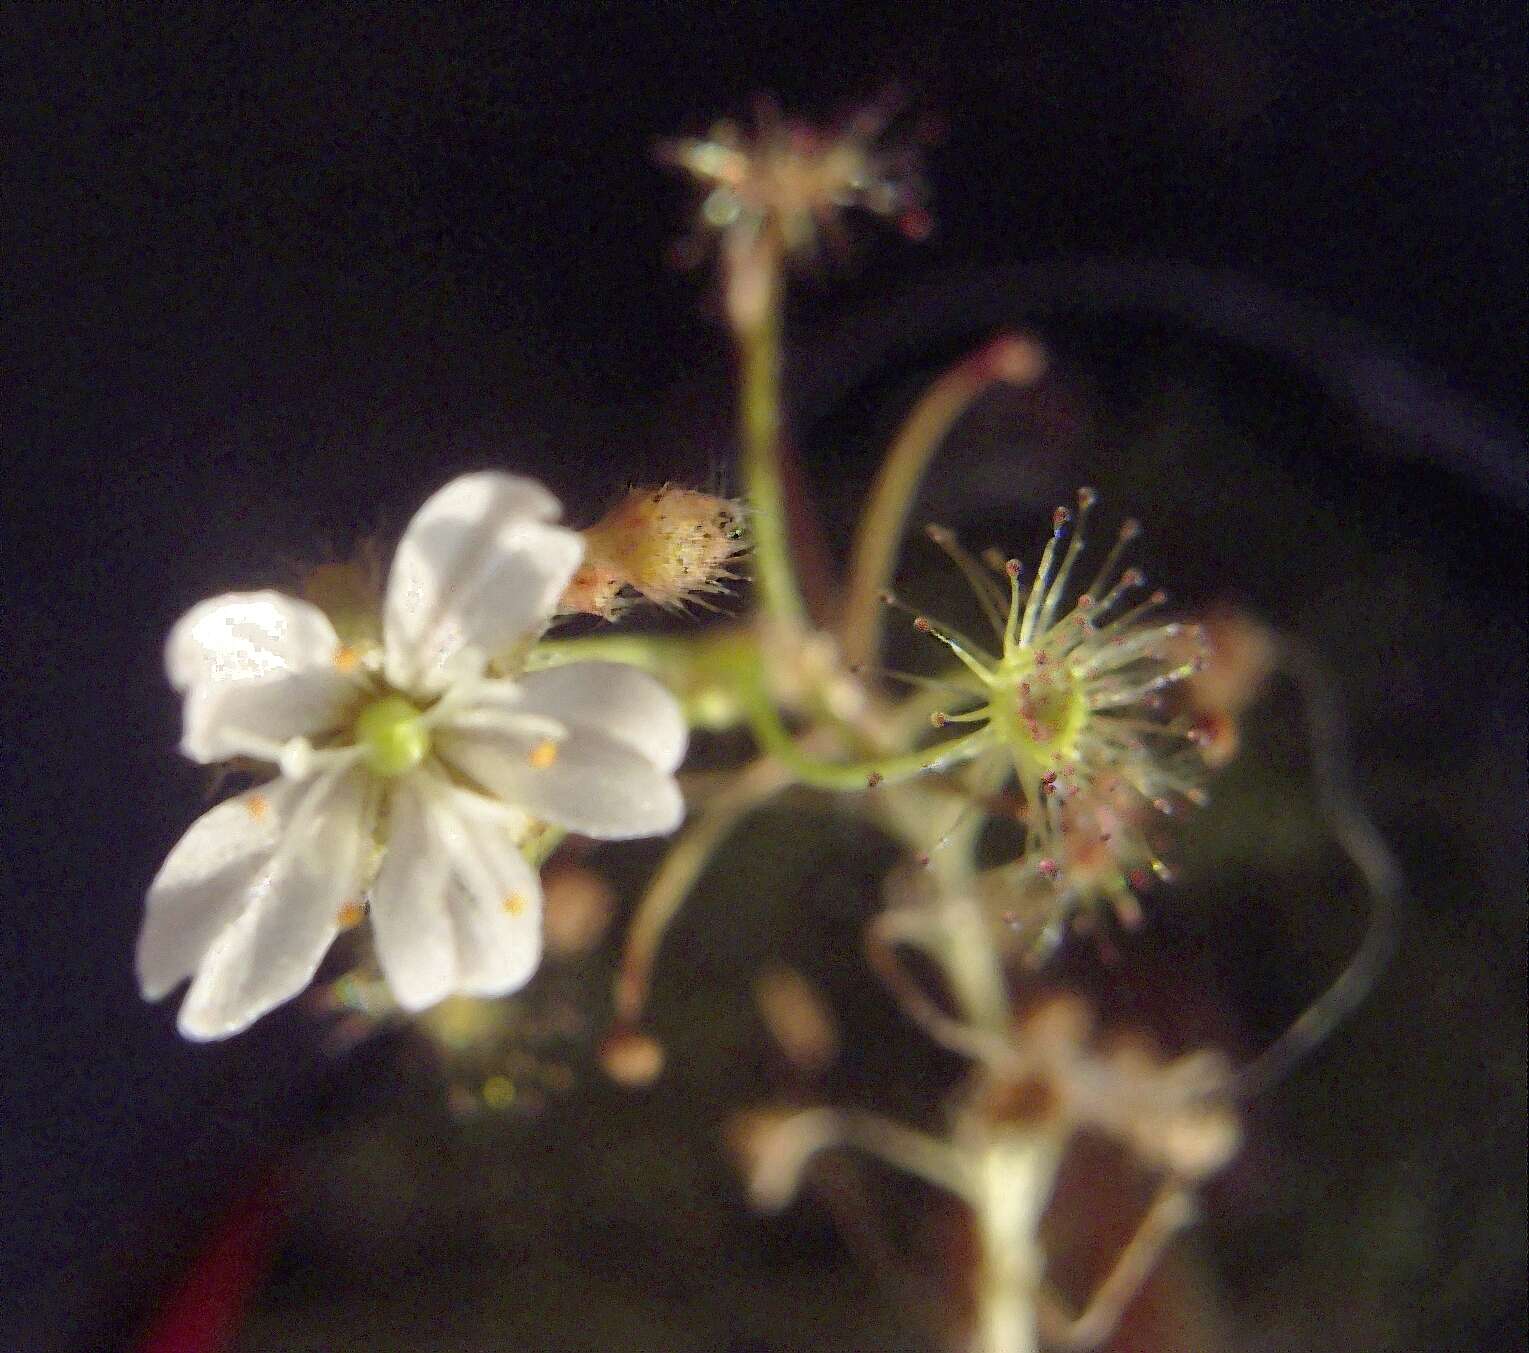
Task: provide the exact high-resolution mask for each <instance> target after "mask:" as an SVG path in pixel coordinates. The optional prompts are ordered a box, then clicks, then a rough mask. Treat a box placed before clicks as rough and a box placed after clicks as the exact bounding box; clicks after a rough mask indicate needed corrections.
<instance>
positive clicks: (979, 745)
mask: <svg viewBox="0 0 1529 1353" xmlns="http://www.w3.org/2000/svg"><path fill="white" fill-rule="evenodd" d="M740 698H741V699H742V701H743V713H744V717H745V718H746V719H747V721H748V725H749V730H750V731H751V732H752V733H753V735H754V740H755V741H756V742H757V743H758V744H759V748H760V750H761V751H763V752H767V753H768V754H769V755H771V756H773V757H774V758H775V759H776V760H777V761H779V762H780V763H781V764H782V765H784V766H785V767H786V769H787V770H789V771H790V772H791V774H792V775H793V776H794V777H795V778H796V779H797V780H798V781H799V782H800V783H801V784H804V785H810V786H812V787H813V788H814V789H833V790H845V791H854V790H859V789H869V788H872V787H874V786H876V785H879V784H896V783H897V782H898V781H900V780H911V779H913V778H914V777H915V776H917V775H922V774H924V773H926V772H928V771H932V770H941V769H943V768H944V767H946V766H950V765H953V764H955V763H956V762H958V761H966V760H969V759H970V758H972V757H974V756H976V755H977V754H978V753H979V752H981V751H982V750H983V749H984V748H985V747H987V746H988V745H989V744H990V743H991V742H992V735H991V734H990V733H989V731H988V729H987V728H986V727H983V728H979V729H978V730H977V731H976V732H974V733H968V734H967V735H966V736H965V737H961V738H953V739H951V740H950V741H948V742H942V743H939V744H938V745H936V746H934V747H923V748H920V749H919V750H917V751H912V752H898V753H894V754H892V755H890V756H883V757H873V758H871V759H870V760H866V761H852V762H842V763H841V762H832V761H819V760H818V759H817V758H816V757H812V756H808V755H807V753H806V752H804V751H803V750H802V748H801V746H800V744H799V743H798V742H797V739H796V737H795V736H794V735H793V734H792V732H791V730H790V729H789V728H787V727H786V725H785V724H784V723H782V722H781V719H780V715H779V713H778V712H777V711H776V709H775V706H774V704H773V703H771V701H770V698H769V695H768V693H767V692H766V691H765V689H764V687H763V685H762V683H760V682H759V681H757V680H756V681H754V682H752V683H751V684H750V685H749V686H748V688H747V689H746V690H744V691H742V692H740Z"/></svg>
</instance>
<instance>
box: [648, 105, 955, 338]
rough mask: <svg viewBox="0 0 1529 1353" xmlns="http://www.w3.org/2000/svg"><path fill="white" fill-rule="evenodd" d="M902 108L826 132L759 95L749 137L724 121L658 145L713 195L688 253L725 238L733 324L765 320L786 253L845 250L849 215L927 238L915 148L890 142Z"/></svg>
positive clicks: (877, 108) (859, 115)
mask: <svg viewBox="0 0 1529 1353" xmlns="http://www.w3.org/2000/svg"><path fill="white" fill-rule="evenodd" d="M896 109H897V106H896V103H895V101H894V100H892V99H890V98H883V99H881V100H880V101H878V102H874V103H871V104H868V105H866V106H865V107H863V108H861V109H859V110H858V111H856V112H855V113H854V114H853V115H852V116H851V117H850V118H849V119H848V120H847V121H846V122H844V123H843V124H842V125H841V126H838V127H835V128H832V129H826V130H825V129H819V128H816V127H812V126H809V125H807V124H806V123H803V122H798V121H795V120H790V119H786V118H783V117H782V116H781V113H780V110H779V109H778V108H777V107H776V106H775V104H774V102H773V101H771V100H769V99H766V98H761V99H759V100H757V101H756V104H755V117H754V122H755V126H754V130H753V132H752V133H749V132H746V131H745V130H744V129H743V128H742V127H740V126H739V125H738V124H737V123H736V122H731V121H722V122H718V123H717V124H716V125H715V126H713V127H712V129H711V130H710V132H709V133H708V134H707V135H706V136H704V137H692V138H682V139H676V140H670V141H664V142H661V143H660V144H659V147H658V157H659V159H660V160H662V161H664V162H665V163H666V164H670V165H673V166H674V167H675V168H677V169H679V170H682V171H683V172H684V173H686V174H688V175H689V176H690V177H691V178H693V179H694V180H696V182H697V183H699V184H700V185H701V186H702V187H703V188H704V189H705V190H706V195H705V197H704V199H703V200H702V202H701V207H700V211H699V213H698V220H697V234H696V236H695V238H694V239H693V240H692V241H691V242H690V245H689V247H688V248H687V249H686V250H685V253H686V255H687V256H689V257H699V255H700V253H701V249H700V247H699V242H700V241H701V240H702V239H704V237H705V236H706V235H707V234H715V235H716V236H717V237H718V238H719V240H720V244H721V250H722V254H723V257H724V260H725V261H726V264H727V269H726V271H727V272H728V274H729V277H730V281H729V285H728V308H729V312H730V314H731V315H732V317H733V319H734V321H735V322H743V323H748V322H751V321H752V320H754V319H757V318H758V316H759V314H760V313H761V307H762V306H763V305H765V304H766V297H765V296H764V294H763V290H764V289H766V288H768V286H769V285H770V284H771V283H770V279H771V278H773V276H774V265H773V260H774V259H775V258H777V257H778V256H779V255H781V254H784V255H785V256H786V257H789V258H792V259H796V260H811V259H814V258H816V257H817V256H818V254H819V252H820V248H821V242H822V240H823V239H824V238H827V239H828V240H830V241H832V242H834V243H836V244H840V245H842V244H843V243H844V241H845V233H844V227H843V225H842V223H841V220H840V218H841V217H842V215H843V214H844V212H845V211H847V210H850V209H859V210H863V211H868V212H870V213H872V214H873V215H877V216H884V217H889V218H891V219H893V220H895V221H896V222H897V223H898V225H899V227H900V228H901V229H902V230H903V232H904V233H905V234H907V235H909V236H910V237H914V238H921V237H922V236H924V235H926V234H928V231H929V216H928V213H927V212H926V211H925V210H924V206H923V202H924V196H925V192H924V185H923V181H922V179H921V177H920V174H919V162H918V158H919V157H918V155H917V153H916V152H915V151H914V150H913V149H912V148H911V147H909V146H906V145H888V144H887V143H886V138H885V133H886V130H887V126H888V123H889V122H890V121H891V120H892V117H893V114H894V113H895V112H896ZM767 260H771V261H767ZM687 261H688V259H687Z"/></svg>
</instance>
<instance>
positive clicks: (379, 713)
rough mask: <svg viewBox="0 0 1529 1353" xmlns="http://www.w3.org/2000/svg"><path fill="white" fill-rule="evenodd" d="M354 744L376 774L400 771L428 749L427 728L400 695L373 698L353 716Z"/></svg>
mask: <svg viewBox="0 0 1529 1353" xmlns="http://www.w3.org/2000/svg"><path fill="white" fill-rule="evenodd" d="M356 745H357V746H358V747H360V748H361V749H362V750H363V751H364V752H365V753H366V764H367V765H368V766H369V767H371V769H372V771H373V773H374V774H377V775H402V774H404V772H405V771H411V770H413V769H414V768H415V767H416V766H417V765H419V763H420V762H421V761H423V760H424V759H425V757H426V755H427V754H428V753H429V751H430V731H429V729H427V728H426V727H425V725H424V722H423V720H422V719H421V718H420V712H419V710H417V709H415V708H414V706H413V705H411V704H410V703H409V702H408V701H407V700H405V699H404V698H403V697H402V696H401V695H389V696H386V697H384V698H383V699H381V700H374V701H373V702H372V703H371V704H369V705H368V706H367V707H366V708H365V709H363V710H362V711H361V713H360V715H359V716H358V717H357V719H356Z"/></svg>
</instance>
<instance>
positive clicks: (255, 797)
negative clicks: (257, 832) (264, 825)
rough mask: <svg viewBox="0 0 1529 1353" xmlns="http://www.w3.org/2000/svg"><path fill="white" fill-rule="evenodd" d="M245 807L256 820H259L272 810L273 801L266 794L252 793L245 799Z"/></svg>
mask: <svg viewBox="0 0 1529 1353" xmlns="http://www.w3.org/2000/svg"><path fill="white" fill-rule="evenodd" d="M244 807H245V809H246V810H247V811H248V813H249V815H250V816H251V817H252V818H253V819H254V820H255V821H256V822H259V821H260V819H261V818H263V817H264V816H265V815H266V814H267V813H268V812H270V811H271V801H270V800H269V799H268V798H266V796H265V795H264V794H251V795H250V796H249V798H248V799H246V800H245V801H244Z"/></svg>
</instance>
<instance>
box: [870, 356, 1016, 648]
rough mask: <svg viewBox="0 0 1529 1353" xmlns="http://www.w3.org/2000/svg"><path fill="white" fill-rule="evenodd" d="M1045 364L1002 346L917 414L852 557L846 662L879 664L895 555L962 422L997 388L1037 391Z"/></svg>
mask: <svg viewBox="0 0 1529 1353" xmlns="http://www.w3.org/2000/svg"><path fill="white" fill-rule="evenodd" d="M1044 368H1045V356H1044V354H1043V353H1042V352H1041V350H1040V348H1039V347H1038V346H1037V345H1036V344H1035V343H1033V342H1031V341H1029V340H1027V339H1023V338H1011V337H1004V338H997V339H994V340H993V341H992V342H991V343H989V344H988V345H987V346H986V347H984V348H981V349H980V350H978V351H977V352H974V353H973V354H972V355H971V356H970V357H968V358H966V360H965V361H963V362H961V363H959V364H958V365H957V366H955V367H952V368H951V369H950V370H949V371H947V372H946V373H945V374H944V375H943V376H941V377H940V378H939V379H938V380H937V381H935V383H934V384H933V385H932V386H930V387H929V389H928V391H927V392H926V393H925V394H924V395H923V397H922V398H921V399H920V400H919V401H918V403H917V404H915V405H914V406H913V411H912V413H910V414H909V415H908V418H907V421H906V422H905V423H904V424H903V425H902V427H901V429H899V431H898V434H897V438H896V440H895V441H893V443H892V445H891V447H890V448H889V449H888V451H887V455H886V459H885V460H883V461H882V463H881V468H880V469H879V470H878V471H877V472H876V479H875V482H874V483H873V484H872V485H871V491H870V498H869V502H868V504H867V506H866V509H865V511H864V512H863V513H862V514H861V516H860V529H859V531H858V533H857V534H856V536H855V544H854V548H853V550H852V552H851V555H850V576H849V586H848V588H847V591H846V599H845V603H844V615H843V620H842V622H841V625H840V638H841V640H842V643H843V648H844V658H845V661H846V662H849V663H857V662H874V661H875V660H876V656H877V652H878V650H879V649H880V646H881V627H882V613H883V611H884V609H885V608H884V607H883V605H882V602H881V594H882V592H883V591H884V590H885V588H886V587H887V586H888V584H889V583H890V582H891V581H892V570H893V566H894V565H895V563H896V561H897V547H898V546H899V544H901V542H902V538H903V531H904V529H905V527H906V525H907V521H908V514H909V512H911V511H912V508H913V502H914V499H915V498H916V497H917V495H918V490H919V485H921V484H922V483H923V482H924V473H925V471H926V470H927V469H928V468H929V463H930V461H932V460H933V459H934V456H935V453H936V452H937V451H939V449H940V447H941V446H943V445H944V443H945V438H946V437H947V436H948V435H949V433H950V430H951V428H953V427H954V426H955V424H956V420H957V419H959V418H960V417H961V415H962V414H964V413H965V412H966V411H967V409H969V408H971V406H972V404H973V403H975V402H976V400H977V399H978V398H980V397H981V396H982V395H983V394H984V393H986V392H987V391H988V390H990V389H992V387H993V386H994V385H996V384H999V383H1007V384H1010V385H1028V384H1032V383H1033V382H1034V381H1036V380H1037V379H1038V378H1039V377H1040V374H1041V372H1042V371H1043V370H1044Z"/></svg>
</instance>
